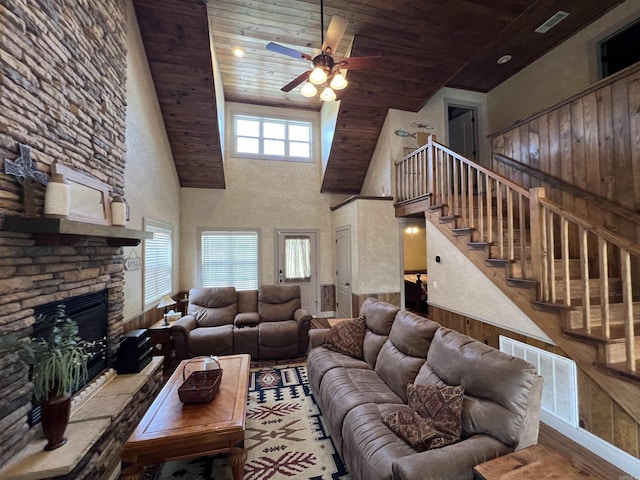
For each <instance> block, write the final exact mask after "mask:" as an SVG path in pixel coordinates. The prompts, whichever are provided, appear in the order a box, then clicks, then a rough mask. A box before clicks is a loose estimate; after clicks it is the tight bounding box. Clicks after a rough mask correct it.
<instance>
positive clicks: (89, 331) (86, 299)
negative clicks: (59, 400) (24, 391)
mask: <svg viewBox="0 0 640 480" xmlns="http://www.w3.org/2000/svg"><path fill="white" fill-rule="evenodd" d="M59 305H64V306H65V313H66V315H67V316H68V317H69V318H71V319H72V320H74V321H75V322H76V323H77V324H78V335H79V337H80V338H81V339H83V340H87V341H89V342H100V343H98V345H100V348H97V349H94V350H93V351H92V353H93V354H92V356H91V358H90V359H89V361H88V363H87V370H88V373H89V375H88V377H87V380H86V381H85V382H82V383H80V384H77V385H76V386H75V387H74V388H73V390H72V392H71V394H72V395H73V394H74V393H76V392H78V391H79V390H80V389H81V388H83V387H84V386H85V385H87V384H88V383H89V382H91V380H93V379H94V378H96V377H97V376H98V375H100V374H101V373H102V372H103V371H104V370H105V369H106V368H107V364H108V359H107V352H108V351H109V349H108V344H107V343H108V335H107V333H108V331H107V330H108V317H109V308H108V293H107V290H102V291H100V292H96V293H87V294H85V295H79V296H77V297H72V298H67V299H65V300H60V301H56V302H51V303H47V304H45V305H41V306H38V307H35V308H34V314H35V318H36V322H35V324H34V325H33V335H32V336H33V338H46V337H47V336H48V335H49V334H50V333H51V330H52V329H53V323H52V319H53V315H54V314H55V313H56V311H57V309H58V306H59ZM38 422H40V406H39V405H36V404H34V406H33V408H32V410H31V414H30V415H29V425H30V426H33V425H35V424H37V423H38Z"/></svg>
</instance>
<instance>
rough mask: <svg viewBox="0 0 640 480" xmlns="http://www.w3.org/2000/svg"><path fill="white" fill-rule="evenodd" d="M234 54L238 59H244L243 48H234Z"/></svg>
mask: <svg viewBox="0 0 640 480" xmlns="http://www.w3.org/2000/svg"><path fill="white" fill-rule="evenodd" d="M232 52H233V54H234V55H235V56H236V57H238V58H242V57H244V50H242V48H240V47H233V50H232Z"/></svg>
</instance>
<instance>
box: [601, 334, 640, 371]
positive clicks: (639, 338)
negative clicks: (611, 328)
mask: <svg viewBox="0 0 640 480" xmlns="http://www.w3.org/2000/svg"><path fill="white" fill-rule="evenodd" d="M635 333H636V338H635V342H634V349H635V356H636V358H639V357H640V332H635ZM626 351H627V349H626V345H625V344H624V343H623V342H619V343H613V344H602V345H599V346H598V362H600V363H601V364H603V365H606V364H609V363H620V362H626V361H627V358H626Z"/></svg>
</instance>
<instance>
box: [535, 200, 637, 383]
mask: <svg viewBox="0 0 640 480" xmlns="http://www.w3.org/2000/svg"><path fill="white" fill-rule="evenodd" d="M532 208H539V209H540V214H539V220H540V234H541V246H542V248H541V250H540V256H541V266H542V274H541V275H540V277H539V292H538V299H539V300H540V301H541V302H542V304H552V305H561V306H562V307H564V310H565V312H564V318H563V320H564V325H563V328H564V330H565V332H567V333H570V334H575V335H580V336H582V337H584V338H588V339H591V340H594V341H596V342H597V345H598V351H599V361H600V362H601V363H602V364H603V365H604V366H606V367H608V368H612V369H614V370H616V371H618V372H621V373H624V374H629V375H632V376H634V377H636V378H640V375H639V372H638V370H639V369H638V360H639V359H640V349H638V348H637V346H636V343H637V342H640V328H638V326H637V325H636V323H637V322H636V317H638V316H639V309H638V305H637V304H636V303H635V301H636V300H638V288H639V285H638V281H637V279H638V278H640V246H638V245H637V244H635V243H633V242H631V241H629V240H627V239H624V238H622V237H620V236H618V235H616V234H614V233H612V232H610V231H609V230H606V229H604V228H602V227H600V226H598V225H593V224H590V223H589V222H588V221H586V220H584V219H582V218H579V217H577V216H576V215H573V214H572V213H570V212H567V211H563V210H562V209H561V208H560V206H559V205H557V204H555V203H553V202H551V201H549V200H547V199H546V198H544V197H543V196H539V197H538V199H537V201H534V202H532ZM558 234H559V236H560V238H559V239H558V241H556V238H555V237H556V235H558ZM572 258H579V262H580V272H579V275H575V274H574V275H571V274H570V272H569V262H570V260H571V259H572ZM556 260H559V261H560V263H561V272H562V273H561V279H560V280H558V279H557V278H556V276H555V272H554V268H553V266H554V265H555V264H556ZM576 280H577V282H576ZM558 286H560V287H561V291H560V292H559V291H558V290H559V289H558V288H557V287H558ZM575 287H577V288H579V289H580V291H579V297H578V298H579V299H580V302H579V304H578V305H576V304H575V303H574V300H573V298H575V296H574V295H572V294H571V291H572V289H573V288H575ZM594 290H595V291H594ZM634 292H635V294H634ZM571 309H576V310H578V311H579V312H580V315H579V319H580V321H579V322H577V319H578V315H576V314H575V313H573V315H571V314H570V313H569V310H571ZM636 332H637V333H636Z"/></svg>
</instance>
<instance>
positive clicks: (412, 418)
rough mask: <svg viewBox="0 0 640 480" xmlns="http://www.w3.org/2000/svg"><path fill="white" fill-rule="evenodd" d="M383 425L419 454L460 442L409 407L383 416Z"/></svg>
mask: <svg viewBox="0 0 640 480" xmlns="http://www.w3.org/2000/svg"><path fill="white" fill-rule="evenodd" d="M382 423H384V424H385V425H386V426H387V427H389V428H390V429H391V430H392V431H393V432H394V433H395V434H396V435H398V436H399V437H400V438H402V439H403V440H404V441H405V442H407V443H408V444H409V445H411V446H412V447H413V448H414V449H415V450H417V451H418V452H424V451H425V450H432V449H434V448H441V447H444V446H446V445H449V444H451V443H455V442H457V441H458V440H459V438H455V437H453V436H452V435H448V434H446V433H443V432H439V431H438V430H436V429H435V428H433V426H432V425H431V424H429V422H428V421H427V420H426V419H425V418H422V417H421V416H420V415H418V414H417V413H416V412H415V411H414V410H412V409H411V408H409V407H402V408H400V409H399V410H394V411H393V412H389V413H387V414H384V415H382Z"/></svg>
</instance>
